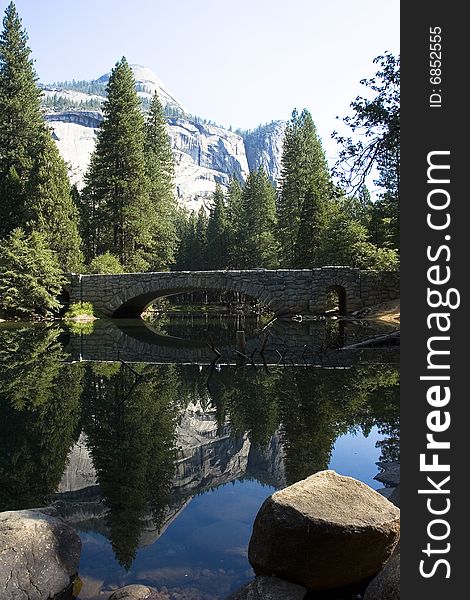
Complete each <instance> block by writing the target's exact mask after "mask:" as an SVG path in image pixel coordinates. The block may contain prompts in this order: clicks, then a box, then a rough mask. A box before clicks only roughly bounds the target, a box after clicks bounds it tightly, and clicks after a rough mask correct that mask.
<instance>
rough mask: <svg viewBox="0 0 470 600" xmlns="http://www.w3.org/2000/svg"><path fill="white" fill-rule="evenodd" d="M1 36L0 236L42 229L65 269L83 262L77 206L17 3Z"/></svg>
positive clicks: (11, 8) (4, 21) (40, 230)
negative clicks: (18, 229)
mask: <svg viewBox="0 0 470 600" xmlns="http://www.w3.org/2000/svg"><path fill="white" fill-rule="evenodd" d="M3 27H4V29H3V32H2V34H1V36H0V103H1V105H2V110H1V112H0V237H4V236H6V235H7V234H8V233H9V232H10V231H12V230H13V229H14V228H16V227H22V228H23V229H25V230H27V231H38V232H39V233H41V234H43V236H44V239H45V241H46V242H47V243H48V244H49V247H50V248H51V249H52V250H54V251H55V252H56V253H57V256H58V257H59V262H60V266H61V268H62V270H63V271H78V270H79V269H80V266H81V263H82V255H81V250H80V246H81V240H80V236H79V233H78V212H77V209H76V206H75V204H74V201H73V199H72V196H71V193H70V184H69V181H68V177H67V168H66V166H65V163H64V161H63V160H62V158H61V157H60V155H59V152H58V150H57V147H56V145H55V144H54V142H53V141H52V139H51V136H50V132H49V129H48V128H47V126H46V124H45V122H44V119H43V117H42V114H41V110H40V98H41V94H40V91H39V89H38V87H37V85H36V73H35V71H34V67H33V61H32V60H31V58H30V54H31V50H30V49H29V48H28V46H27V40H28V36H27V34H26V31H24V30H23V29H22V25H21V20H20V18H19V16H18V14H17V12H16V8H15V5H14V4H13V3H10V5H9V6H8V8H7V9H6V11H5V18H4V20H3Z"/></svg>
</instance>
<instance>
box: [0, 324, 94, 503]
mask: <svg viewBox="0 0 470 600" xmlns="http://www.w3.org/2000/svg"><path fill="white" fill-rule="evenodd" d="M59 335H60V329H58V328H56V327H31V326H28V327H25V328H20V329H12V330H2V331H1V332H0V363H1V364H2V373H1V379H0V481H1V482H2V485H1V486H0V510H14V509H21V508H31V507H33V506H41V505H44V504H47V503H48V502H49V501H50V500H51V498H52V496H53V494H54V493H55V491H56V490H57V487H58V485H59V482H60V479H61V477H62V473H63V471H64V469H65V465H66V460H67V455H68V452H69V450H70V447H71V446H72V444H73V442H74V440H75V439H76V436H77V428H78V420H79V411H80V395H81V392H82V378H83V365H70V364H64V363H63V362H62V361H63V359H64V358H65V355H64V353H63V351H62V346H61V344H60V342H59Z"/></svg>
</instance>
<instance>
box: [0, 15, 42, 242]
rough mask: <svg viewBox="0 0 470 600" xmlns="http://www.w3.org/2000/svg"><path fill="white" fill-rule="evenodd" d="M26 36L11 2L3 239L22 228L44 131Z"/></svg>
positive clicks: (2, 79)
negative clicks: (39, 135) (29, 182)
mask: <svg viewBox="0 0 470 600" xmlns="http://www.w3.org/2000/svg"><path fill="white" fill-rule="evenodd" d="M27 41H28V36H27V34H26V32H25V31H24V30H23V29H22V26H21V20H20V18H19V16H18V14H17V12H16V8H15V5H14V4H13V3H10V4H9V6H8V7H7V9H6V11H5V17H4V19H3V31H2V33H1V35H0V106H1V107H2V109H1V111H0V237H4V236H5V235H7V234H8V233H9V232H10V231H11V230H12V229H14V228H15V227H19V226H23V225H24V223H25V217H26V216H25V212H26V198H27V193H26V189H27V186H28V180H29V175H30V172H31V169H32V166H33V162H34V158H35V155H36V144H37V138H38V134H39V133H40V132H42V130H43V129H44V123H43V119H42V116H41V112H40V102H41V100H40V98H41V94H40V91H39V89H38V87H37V85H36V73H35V71H34V66H33V61H32V59H31V58H30V54H31V51H30V49H29V48H28V45H27Z"/></svg>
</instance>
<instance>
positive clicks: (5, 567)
mask: <svg viewBox="0 0 470 600" xmlns="http://www.w3.org/2000/svg"><path fill="white" fill-rule="evenodd" d="M80 550H81V543H80V538H79V537H78V535H77V533H76V532H75V530H74V529H72V528H71V527H70V526H69V525H67V524H66V523H65V522H64V521H62V519H60V518H59V514H58V513H57V511H55V509H52V508H51V509H49V508H48V509H37V510H17V511H8V512H2V513H0V598H5V599H7V598H8V600H49V599H50V598H53V597H54V596H55V595H56V594H59V593H60V592H62V591H63V590H65V589H66V588H67V587H68V586H69V585H70V582H71V578H72V576H74V575H76V573H77V571H78V563H79V560H80Z"/></svg>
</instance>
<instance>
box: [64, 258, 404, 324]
mask: <svg viewBox="0 0 470 600" xmlns="http://www.w3.org/2000/svg"><path fill="white" fill-rule="evenodd" d="M66 289H67V291H68V293H69V295H70V302H80V301H83V302H91V303H92V304H93V306H94V307H95V309H97V310H98V311H100V312H101V313H103V314H104V315H107V316H109V317H113V318H134V317H139V316H140V315H141V314H142V313H143V311H144V310H145V309H146V308H147V306H149V305H150V304H152V302H154V301H155V300H156V299H158V298H162V297H166V296H172V295H175V294H181V293H186V292H193V291H197V290H227V291H234V292H240V293H243V294H246V295H247V296H251V297H252V298H254V299H257V300H259V301H260V302H261V303H263V304H264V305H265V306H267V307H268V308H269V309H270V310H271V311H272V312H274V313H275V314H276V315H277V316H283V315H292V314H306V313H320V312H324V311H325V310H326V308H327V297H328V294H329V292H330V291H331V290H335V291H337V292H338V295H339V299H340V311H341V312H342V313H343V314H344V313H346V312H351V311H354V310H358V309H360V308H363V307H367V306H372V305H374V304H377V303H378V302H383V301H385V300H392V299H395V298H398V297H399V274H398V273H397V272H377V271H361V270H359V269H353V268H351V267H321V268H318V269H298V270H295V269H278V270H266V269H257V270H249V271H170V272H159V273H125V274H120V275H75V274H72V275H71V276H70V284H69V285H68V286H67V288H66Z"/></svg>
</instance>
